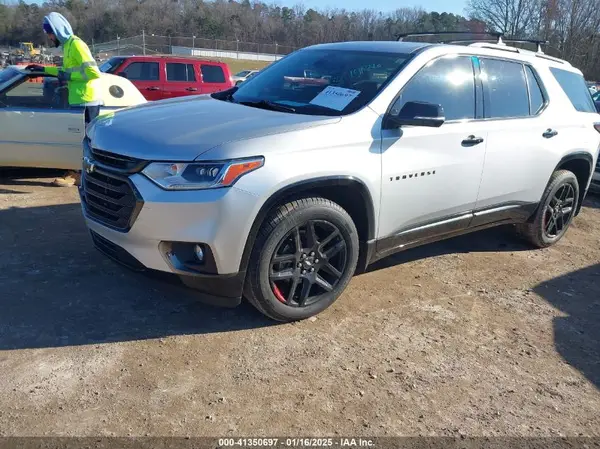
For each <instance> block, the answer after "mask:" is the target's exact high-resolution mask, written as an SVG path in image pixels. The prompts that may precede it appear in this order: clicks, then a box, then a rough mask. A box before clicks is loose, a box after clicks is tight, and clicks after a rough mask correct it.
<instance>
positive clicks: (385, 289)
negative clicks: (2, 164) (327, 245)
mask: <svg viewBox="0 0 600 449" xmlns="http://www.w3.org/2000/svg"><path fill="white" fill-rule="evenodd" d="M50 175H52V174H51V173H48V172H23V171H18V172H9V171H5V172H3V174H0V177H3V178H2V179H0V245H1V248H2V251H1V252H0V307H1V308H0V310H1V313H0V435H1V436H27V435H57V436H102V435H117V436H128V435H136V436H143V435H152V436H227V435H245V436H265V435H286V436H288V435H290V436H293V435H302V436H327V435H331V436H335V435H355V436H361V435H363V436H386V435H390V436H391V435H394V436H399V435H428V436H433V435H448V436H458V435H469V436H483V435H485V436H493V435H504V436H557V435H566V436H578V435H581V436H600V413H599V411H600V245H599V243H600V200H598V199H594V198H593V197H589V198H588V200H587V202H586V204H585V208H584V209H583V212H582V214H581V215H580V216H579V217H578V218H577V219H576V221H575V223H574V225H573V226H572V228H571V229H570V230H569V232H568V234H567V236H566V237H565V238H564V239H563V240H562V241H561V242H560V244H558V245H557V246H556V247H554V248H550V249H546V250H531V249H530V248H528V247H527V246H525V245H523V244H522V243H521V242H519V241H518V240H516V239H515V238H514V237H513V235H512V233H511V229H510V228H508V229H495V230H491V231H485V232H482V233H478V234H475V235H470V236H465V237H461V238H457V239H453V240H448V241H445V242H442V243H437V244H432V245H428V246H426V247H422V248H418V249H414V250H410V251H407V252H405V253H401V254H399V255H397V256H394V257H392V258H389V259H386V260H384V261H382V262H381V263H379V264H378V265H377V266H375V267H373V269H372V270H371V271H370V272H369V273H366V274H363V275H360V276H357V277H355V278H354V279H353V281H352V283H351V284H350V287H349V289H348V290H347V292H346V293H345V294H344V295H343V296H342V297H341V298H340V300H338V301H337V302H336V303H335V304H334V305H333V306H332V307H331V308H330V309H328V310H327V311H325V312H324V313H322V314H321V315H319V316H318V318H316V319H312V320H307V321H303V322H301V323H295V324H285V325H281V324H273V323H271V322H270V321H268V320H266V319H264V318H263V317H262V315H260V314H259V313H258V312H256V311H254V309H253V308H252V307H251V306H249V305H247V304H243V305H242V306H240V307H238V308H236V309H219V308H213V307H210V306H205V305H202V304H199V303H198V302H197V301H195V298H194V294H193V292H191V291H188V290H184V289H180V288H177V287H173V286H171V285H166V284H163V283H161V282H159V281H156V280H153V279H148V278H146V277H144V276H141V275H138V274H134V273H131V272H129V271H127V270H125V269H123V268H121V267H120V266H118V265H116V264H114V263H113V262H111V261H109V260H107V259H106V258H104V257H103V256H102V255H101V254H99V253H98V252H97V251H96V250H95V249H94V248H93V247H92V245H91V242H90V239H89V237H88V234H87V232H86V229H85V226H84V223H83V220H82V217H81V213H80V208H79V204H78V197H77V192H76V190H75V189H74V188H67V189H61V188H53V187H50V186H49V183H50V181H51V178H49V176H50Z"/></svg>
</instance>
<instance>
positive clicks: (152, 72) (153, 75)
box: [123, 62, 159, 81]
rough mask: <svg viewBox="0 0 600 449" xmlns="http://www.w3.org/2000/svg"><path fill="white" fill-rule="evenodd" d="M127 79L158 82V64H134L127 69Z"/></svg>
mask: <svg viewBox="0 0 600 449" xmlns="http://www.w3.org/2000/svg"><path fill="white" fill-rule="evenodd" d="M123 72H125V75H127V79H130V80H133V81H158V79H159V77H158V62H132V63H131V64H129V65H128V66H127V67H125V70H123Z"/></svg>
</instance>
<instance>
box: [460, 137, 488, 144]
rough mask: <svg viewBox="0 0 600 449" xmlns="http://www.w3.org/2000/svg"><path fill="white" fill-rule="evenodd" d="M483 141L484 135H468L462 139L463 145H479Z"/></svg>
mask: <svg viewBox="0 0 600 449" xmlns="http://www.w3.org/2000/svg"><path fill="white" fill-rule="evenodd" d="M482 142H483V137H475V136H473V135H471V136H469V137H467V138H466V139H465V140H463V141H462V144H463V145H479V144H480V143H482Z"/></svg>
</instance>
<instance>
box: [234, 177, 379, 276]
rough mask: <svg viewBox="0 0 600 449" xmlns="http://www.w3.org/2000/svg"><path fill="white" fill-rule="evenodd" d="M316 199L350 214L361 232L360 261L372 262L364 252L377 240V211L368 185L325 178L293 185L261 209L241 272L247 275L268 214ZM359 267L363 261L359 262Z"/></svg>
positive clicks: (359, 234)
mask: <svg viewBox="0 0 600 449" xmlns="http://www.w3.org/2000/svg"><path fill="white" fill-rule="evenodd" d="M307 195H315V196H320V197H323V198H327V199H329V200H331V201H333V202H335V203H337V204H339V205H340V206H341V207H342V208H344V209H345V210H346V212H348V214H349V215H350V217H352V220H353V221H354V224H355V225H356V228H357V231H358V238H359V242H360V243H361V250H360V252H361V253H363V252H364V253H365V254H361V256H360V257H361V258H362V259H364V260H365V261H366V260H368V259H369V258H370V255H369V254H366V251H363V248H365V249H366V248H367V245H366V242H368V241H372V240H374V238H375V208H374V204H373V198H372V196H371V193H370V192H369V189H368V187H367V185H366V184H365V183H364V182H363V181H361V180H360V179H358V178H356V177H354V176H324V177H318V178H311V179H306V180H302V181H299V182H295V183H292V184H290V185H287V186H285V187H283V188H282V189H280V190H278V191H276V192H275V193H273V194H272V195H271V196H270V197H269V198H268V199H267V200H266V201H265V202H264V204H263V205H262V206H261V208H260V210H259V211H258V214H257V215H256V217H255V218H254V222H253V223H252V226H251V228H250V232H249V234H248V237H247V238H246V244H245V245H244V251H243V253H242V259H241V261H240V271H246V270H247V267H248V263H249V260H250V255H251V253H252V248H253V247H254V242H255V240H256V237H257V235H258V232H259V230H260V228H261V226H262V224H263V223H264V221H265V219H266V218H267V216H268V214H269V212H270V211H271V210H272V209H273V208H274V207H275V206H277V205H279V204H283V203H284V202H288V201H291V200H293V199H295V198H297V197H300V196H307ZM357 195H358V199H357V197H356V196H357ZM359 263H360V260H359Z"/></svg>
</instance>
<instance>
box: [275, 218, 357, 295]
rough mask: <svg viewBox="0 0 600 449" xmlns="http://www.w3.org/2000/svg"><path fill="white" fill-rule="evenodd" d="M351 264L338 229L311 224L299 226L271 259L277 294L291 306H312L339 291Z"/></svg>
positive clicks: (326, 224) (328, 224)
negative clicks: (327, 294) (324, 295)
mask: <svg viewBox="0 0 600 449" xmlns="http://www.w3.org/2000/svg"><path fill="white" fill-rule="evenodd" d="M347 263H348V251H347V248H346V242H345V240H344V238H343V237H342V234H341V232H340V230H339V229H338V227H337V226H336V225H334V224H333V223H331V222H329V221H326V220H309V221H307V222H306V223H303V224H301V225H299V226H295V227H294V228H293V229H292V230H291V231H290V232H289V233H288V234H287V235H286V236H285V237H284V238H283V239H282V240H281V241H280V243H279V245H278V246H277V248H276V250H275V252H274V253H273V256H272V257H271V270H270V273H269V281H270V282H271V287H272V289H273V294H274V295H275V297H276V298H277V300H279V301H280V302H281V303H283V304H286V305H288V306H293V307H307V306H310V305H312V304H314V303H315V302H317V301H318V300H319V299H320V298H322V296H323V294H324V293H330V292H332V291H333V290H334V289H335V287H336V286H337V284H338V282H339V281H340V279H341V277H342V275H343V273H344V272H345V270H346V265H347Z"/></svg>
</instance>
